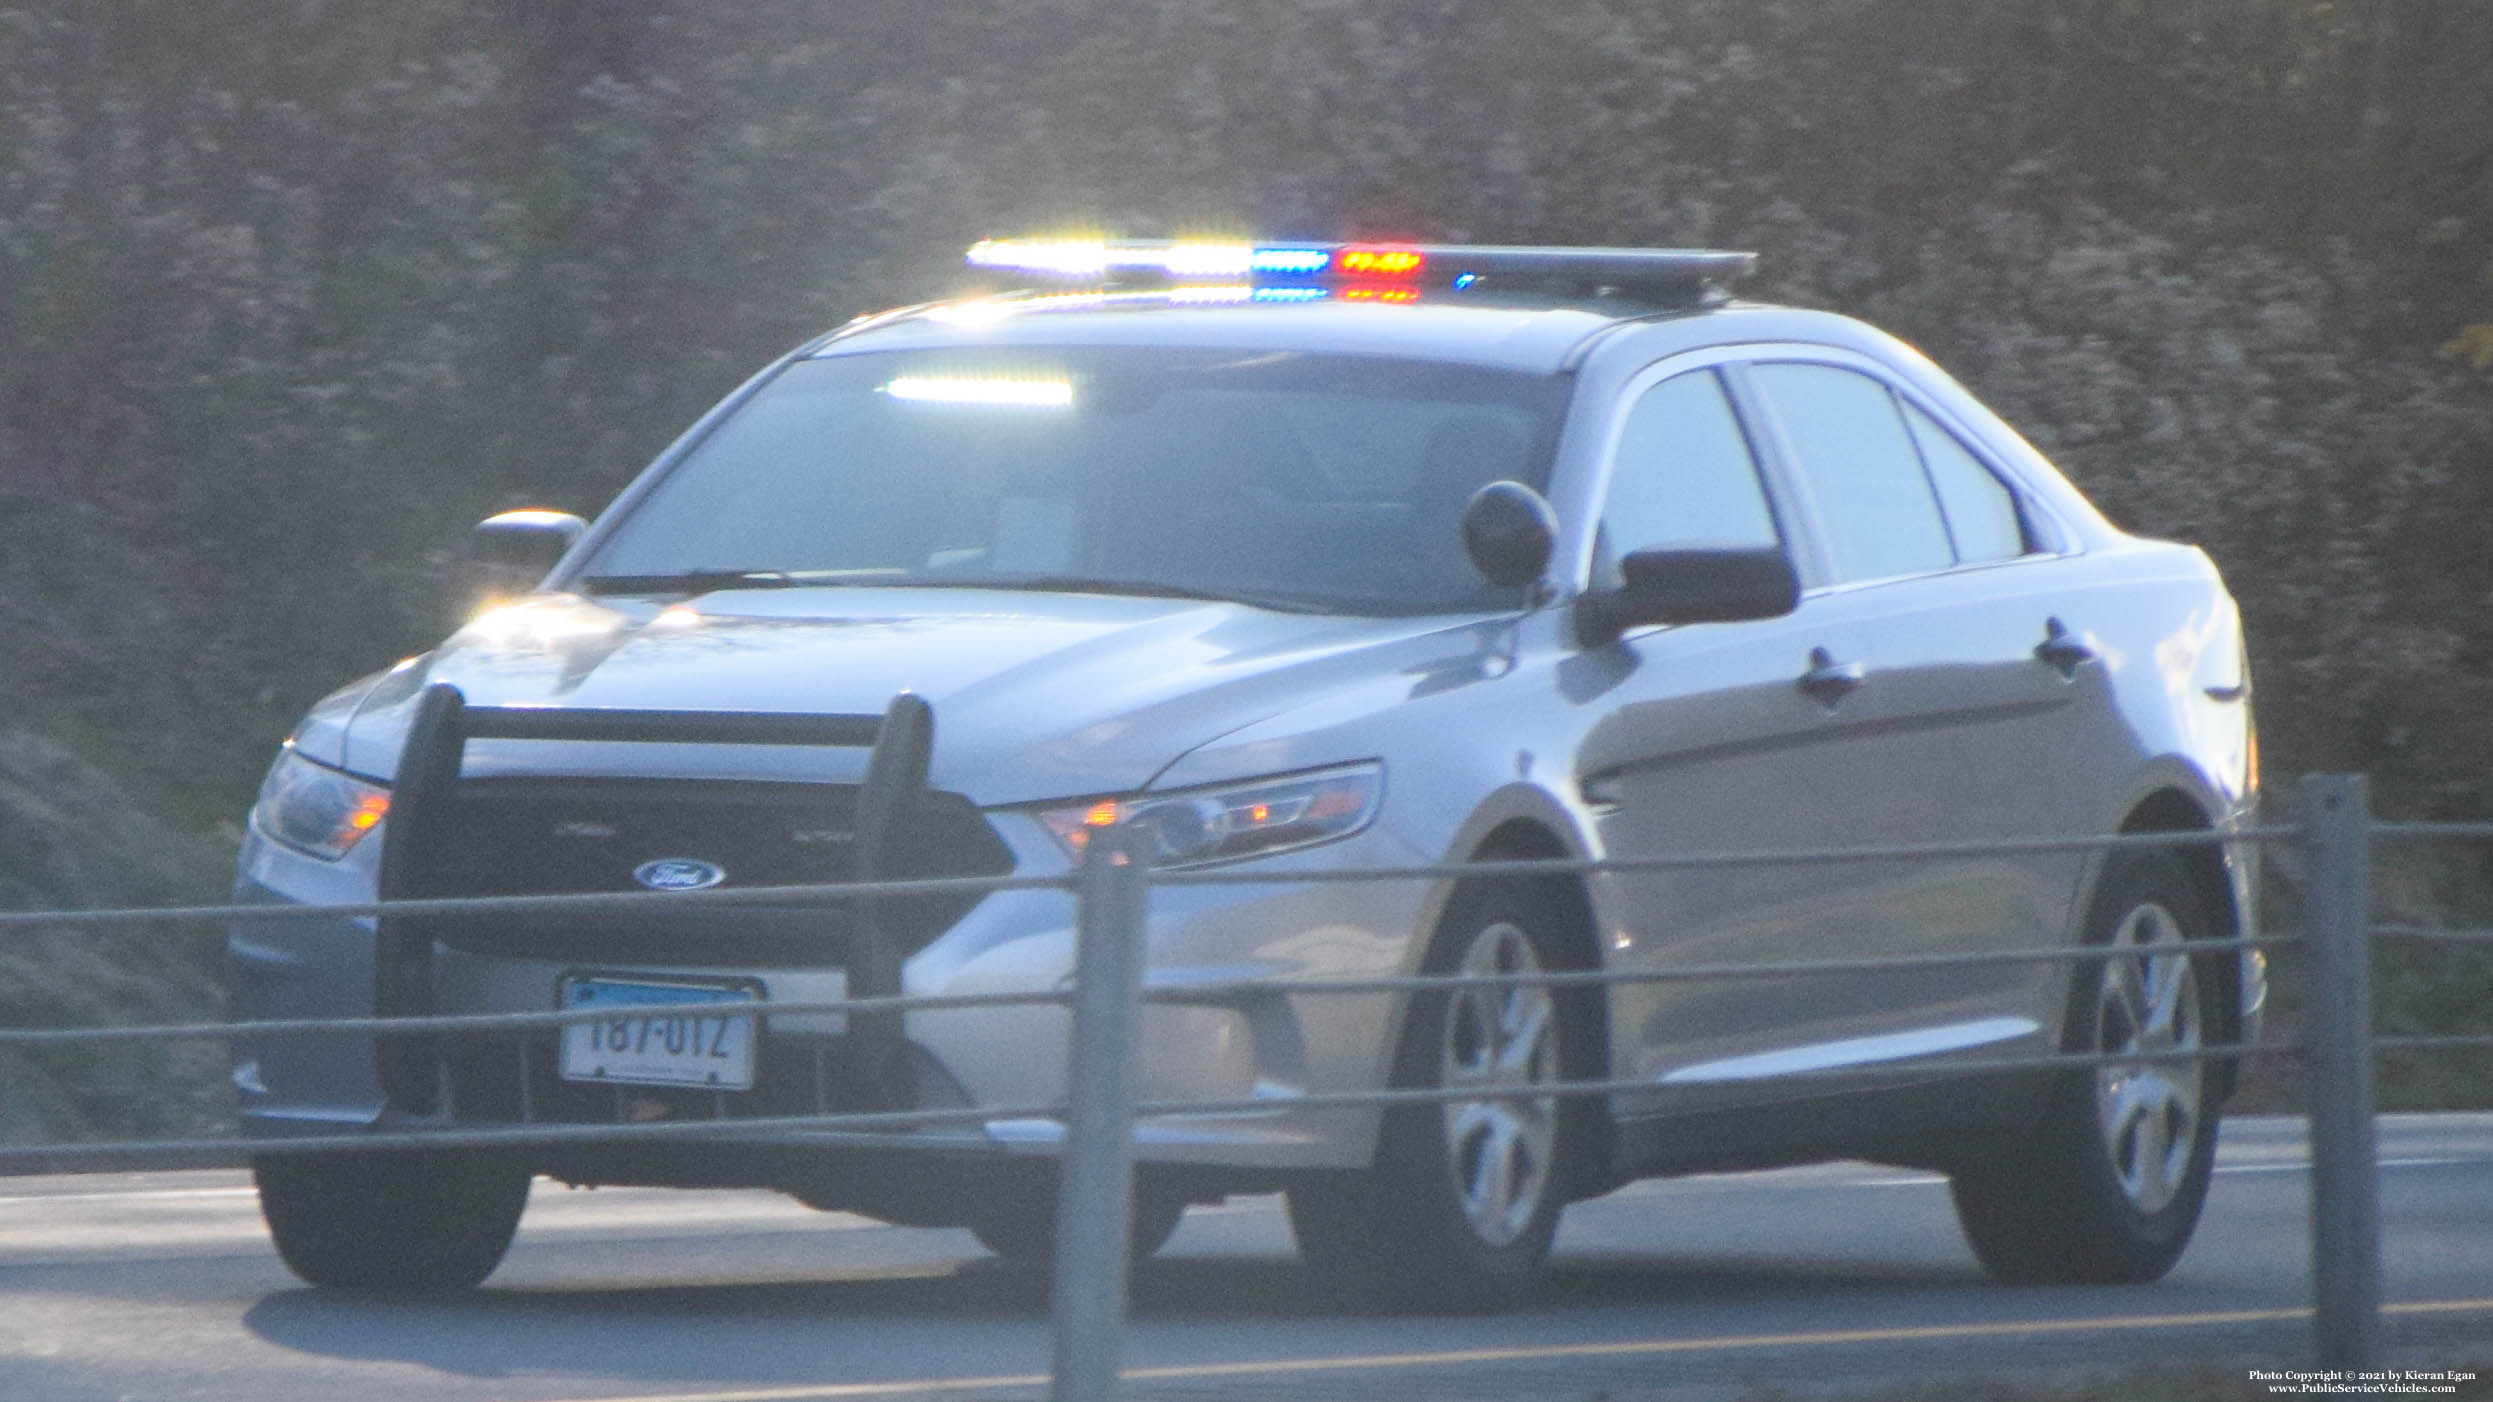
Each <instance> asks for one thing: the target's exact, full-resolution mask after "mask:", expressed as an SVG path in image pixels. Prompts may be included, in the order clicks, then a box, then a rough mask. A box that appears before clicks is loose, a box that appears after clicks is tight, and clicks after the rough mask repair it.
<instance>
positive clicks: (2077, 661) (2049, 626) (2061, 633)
mask: <svg viewBox="0 0 2493 1402" xmlns="http://www.w3.org/2000/svg"><path fill="white" fill-rule="evenodd" d="M2034 659H2035V660H2036V661H2038V662H2041V663H2043V664H2045V665H2046V666H2048V667H2050V668H2051V669H2052V670H2053V671H2055V672H2058V673H2059V674H2060V679H2061V680H2062V681H2068V680H2071V679H2072V678H2074V677H2076V676H2077V669H2078V668H2080V667H2083V666H2085V665H2086V664H2087V663H2089V662H2092V661H2094V660H2095V650H2094V649H2093V648H2091V647H2088V646H2087V645H2086V640H2085V639H2084V638H2081V637H2079V636H2078V635H2077V634H2075V633H2072V632H2070V631H2069V625H2067V624H2065V623H2063V622H2061V621H2060V620H2059V619H2057V618H2047V619H2044V620H2043V641H2041V642H2039V643H2036V644H2035V645H2034Z"/></svg>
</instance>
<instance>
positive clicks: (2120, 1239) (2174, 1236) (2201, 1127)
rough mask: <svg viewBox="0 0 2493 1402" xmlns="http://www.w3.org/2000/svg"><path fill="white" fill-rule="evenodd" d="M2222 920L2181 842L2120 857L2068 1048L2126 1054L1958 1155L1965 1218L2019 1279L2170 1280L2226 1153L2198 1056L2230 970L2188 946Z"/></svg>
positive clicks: (2006, 1273) (2081, 1073) (2082, 980)
mask: <svg viewBox="0 0 2493 1402" xmlns="http://www.w3.org/2000/svg"><path fill="white" fill-rule="evenodd" d="M2216 933H2217V926H2216V921H2215V918H2214V917H2213V916H2212V915H2211V914H2210V913H2209V910H2208V906H2207V901H2206V899H2205V897H2204V896H2203V895H2202V893H2201V892H2200V890H2199V887H2198V885H2197V883H2195V882H2194V881H2192V880H2191V878H2190V873H2189V871H2188V870H2187V869H2186V868H2185V867H2183V865H2182V864H2181V862H2180V861H2179V860H2178V859H2177V858H2175V857H2173V856H2172V855H2170V854H2169V853H2162V852H2158V853H2151V854H2145V855H2140V856H2133V857H2128V858H2124V859H2121V860H2119V861H2118V863H2117V864H2116V865H2115V866H2114V867H2113V869H2112V870H2111V871H2110V872H2109V873H2108V874H2107V875H2106V876H2105V879H2104V882H2103V886H2102V890H2101V894H2100V895H2098V897H2097V898H2096V902H2095V907H2094V911H2093V915H2092V918H2091V919H2090V920H2089V922H2088V927H2087V936H2088V942H2089V943H2090V944H2094V945H2100V946H2102V947H2103V951H2104V956H2103V957H2102V958H2101V959H2095V960H2089V961H2087V962H2085V963H2082V964H2080V965H2079V966H2078V977H2077V979H2076V980H2075V984H2074V986H2073V988H2072V989H2071V994H2070V1002H2069V1023H2068V1026H2069V1031H2068V1035H2067V1036H2066V1038H2064V1044H2065V1049H2066V1050H2068V1051H2072V1052H2096V1053H2104V1054H2108V1055H2112V1056H2116V1057H2136V1058H2138V1059H2137V1060H2116V1061H2111V1062H2108V1063H2106V1064H2103V1065H2100V1066H2095V1067H2090V1068H2081V1069H2073V1070H2071V1071H2068V1072H2066V1073H2063V1074H2062V1075H2061V1077H2060V1079H2059V1083H2058V1084H2057V1085H2056V1086H2055V1088H2054V1090H2053V1093H2052V1098H2051V1103H2050V1109H2049V1111H2048V1112H2047V1114H2046V1118H2045V1120H2044V1123H2043V1126H2042V1128H2041V1131H2040V1133H2038V1134H2037V1135H2035V1136H2034V1137H2033V1139H2032V1140H2030V1141H2029V1142H2027V1143H2025V1144H2023V1145H2020V1146H2019V1147H2017V1148H2016V1149H2014V1150H2011V1151H2009V1152H2006V1153H2002V1154H1998V1155H1993V1156H1989V1157H1986V1158H1983V1159H1981V1160H1979V1161H1977V1162H1975V1163H1972V1164H1969V1165H1967V1166H1965V1167H1963V1168H1960V1169H1959V1170H1958V1171H1957V1173H1956V1174H1955V1176H1954V1179H1953V1182H1952V1189H1953V1192H1954V1194H1955V1198H1956V1212H1957V1220H1958V1221H1959V1222H1960V1223H1962V1224H1963V1226H1964V1229H1965V1236H1966V1239H1967V1240H1968V1241H1969V1242H1971V1243H1972V1245H1973V1248H1974V1254H1975V1255H1977V1256H1978V1257H1980V1258H1981V1260H1982V1264H1983V1265H1984V1267H1985V1268H1986V1269H1988V1270H1989V1271H1990V1272H1991V1274H1993V1275H1994V1276H1997V1277H1999V1278H2000V1279H2002V1280H2010V1281H2055V1282H2141V1281H2149V1280H2156V1279H2160V1278H2161V1277H2162V1276H2163V1275H2164V1273H2165V1272H2166V1271H2169V1270H2171V1269H2172V1267H2173V1263H2174V1262H2175V1261H2176V1260H2178V1259H2180V1256H2181V1252H2182V1248H2183V1247H2185V1246H2187V1245H2189V1243H2190V1234H2191V1232H2192V1231H2193V1230H2194V1229H2195V1228H2196V1227H2197V1226H2198V1221H2199V1209H2200V1207H2201V1205H2202V1204H2203V1203H2204V1202H2205V1201H2206V1199H2207V1185H2208V1176H2209V1173H2210V1171H2211V1169H2212V1167H2213V1165H2214V1163H2215V1158H2216V1120H2217V1111H2218V1105H2217V1100H2216V1094H2215V1087H2216V1072H2215V1068H2214V1066H2213V1065H2212V1064H2211V1063H2209V1062H2208V1061H2206V1060H2204V1059H2200V1058H2196V1057H2192V1056H2190V1054H2191V1053H2195V1052H2199V1051H2202V1050H2204V1049H2205V1048H2206V1047H2207V1046H2208V1045H2209V1043H2210V1040H2211V1029H2213V1028H2214V1027H2215V1026H2216V1025H2217V1023H2216V1007H2217V1005H2216V1001H2215V999H2216V995H2217V991H2218V989H2219V988H2220V986H2221V985H2220V984H2219V982H2218V981H2217V980H2216V979H2214V978H2212V977H2208V976H2207V975H2206V974H2205V973H2204V972H2203V971H2202V969H2201V967H2200V965H2201V961H2202V959H2203V958H2204V956H2194V955H2192V954H2191V953H2189V943H2190V941H2192V940H2194V939H2205V938H2211V937H2213V936H2214V935H2215V934H2216Z"/></svg>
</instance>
